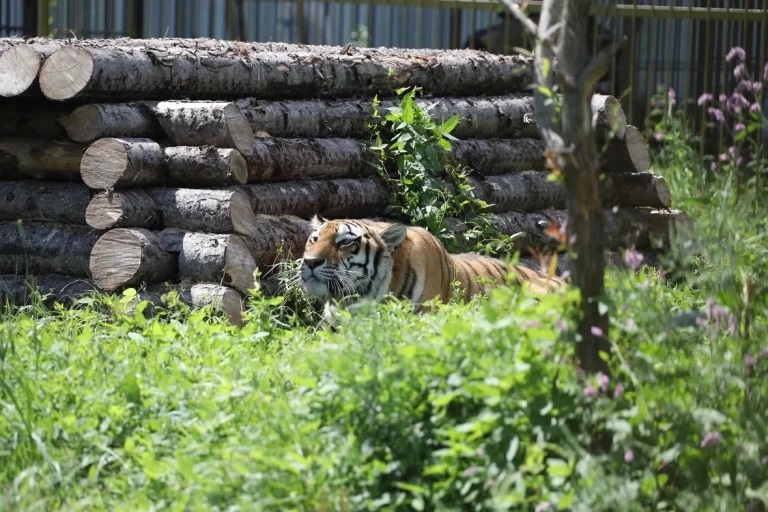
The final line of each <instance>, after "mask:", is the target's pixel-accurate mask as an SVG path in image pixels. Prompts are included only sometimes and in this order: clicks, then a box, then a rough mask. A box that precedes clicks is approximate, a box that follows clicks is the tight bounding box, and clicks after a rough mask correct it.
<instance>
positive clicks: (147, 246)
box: [89, 228, 177, 291]
mask: <svg viewBox="0 0 768 512" xmlns="http://www.w3.org/2000/svg"><path fill="white" fill-rule="evenodd" d="M89 265H90V270H91V275H92V276H93V281H94V282H95V283H96V285H97V286H99V288H102V289H104V290H107V291H113V290H117V289H119V288H123V287H125V286H138V285H140V284H142V283H159V282H163V281H166V280H174V279H175V277H176V274H177V258H176V257H175V256H174V255H172V254H171V253H168V252H166V251H163V250H162V248H161V247H160V239H159V238H158V237H157V235H155V234H154V233H153V232H151V231H149V230H146V229H141V228H116V229H112V230H110V231H107V232H106V233H105V234H104V235H102V237H101V238H99V240H98V242H96V244H95V245H94V246H93V250H92V251H91V256H90V263H89Z"/></svg>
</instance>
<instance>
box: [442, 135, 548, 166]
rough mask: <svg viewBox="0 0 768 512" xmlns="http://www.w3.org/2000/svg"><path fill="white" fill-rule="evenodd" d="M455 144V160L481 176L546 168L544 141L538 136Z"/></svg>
mask: <svg viewBox="0 0 768 512" xmlns="http://www.w3.org/2000/svg"><path fill="white" fill-rule="evenodd" d="M451 146H452V149H451V156H452V157H453V159H454V160H456V162H458V163H459V164H461V165H465V166H467V167H469V168H470V169H472V170H473V171H474V172H475V173H476V174H480V175H489V174H504V173H508V172H515V171H538V170H544V169H545V168H546V160H545V158H544V148H545V147H544V143H543V142H542V141H540V140H537V139H514V140H504V139H487V140H486V139H474V140H459V141H454V142H452V143H451Z"/></svg>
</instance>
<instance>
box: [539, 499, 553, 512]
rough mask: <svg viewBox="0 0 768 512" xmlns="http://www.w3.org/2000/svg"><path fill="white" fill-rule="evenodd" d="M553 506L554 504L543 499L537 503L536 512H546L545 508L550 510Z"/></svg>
mask: <svg viewBox="0 0 768 512" xmlns="http://www.w3.org/2000/svg"><path fill="white" fill-rule="evenodd" d="M550 508H552V506H551V505H550V504H549V502H548V501H542V502H541V503H539V504H538V505H536V512H544V511H545V510H549V509H550Z"/></svg>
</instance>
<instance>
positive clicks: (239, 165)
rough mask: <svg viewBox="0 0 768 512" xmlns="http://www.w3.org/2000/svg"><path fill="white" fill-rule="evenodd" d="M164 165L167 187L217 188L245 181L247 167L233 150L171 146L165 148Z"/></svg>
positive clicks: (246, 178) (236, 151)
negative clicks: (165, 167)
mask: <svg viewBox="0 0 768 512" xmlns="http://www.w3.org/2000/svg"><path fill="white" fill-rule="evenodd" d="M251 145H253V137H251ZM251 147H253V146H251ZM165 162H166V165H167V184H168V185H178V186H184V187H211V186H213V187H218V186H223V185H230V184H231V185H235V184H238V183H246V182H247V181H248V164H247V163H246V161H245V158H243V155H241V154H240V152H239V151H238V150H236V149H220V148H214V147H211V146H208V145H206V146H203V147H195V146H172V147H167V148H165Z"/></svg>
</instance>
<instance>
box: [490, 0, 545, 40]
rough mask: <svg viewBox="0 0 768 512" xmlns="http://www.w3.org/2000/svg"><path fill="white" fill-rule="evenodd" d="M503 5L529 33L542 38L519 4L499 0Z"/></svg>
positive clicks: (509, 0) (510, 0)
mask: <svg viewBox="0 0 768 512" xmlns="http://www.w3.org/2000/svg"><path fill="white" fill-rule="evenodd" d="M499 1H500V2H501V3H502V4H503V5H504V7H506V8H507V11H509V12H510V13H511V14H512V16H514V17H515V18H517V21H519V22H520V23H521V24H522V25H523V26H524V27H525V28H526V29H527V30H528V32H530V33H531V34H533V35H534V36H535V37H536V39H543V37H541V36H540V34H539V29H538V27H537V26H536V24H535V23H534V22H533V20H531V18H529V17H528V16H526V15H525V13H524V12H523V10H522V9H520V6H519V5H517V4H516V3H514V2H513V1H512V0H499Z"/></svg>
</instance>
